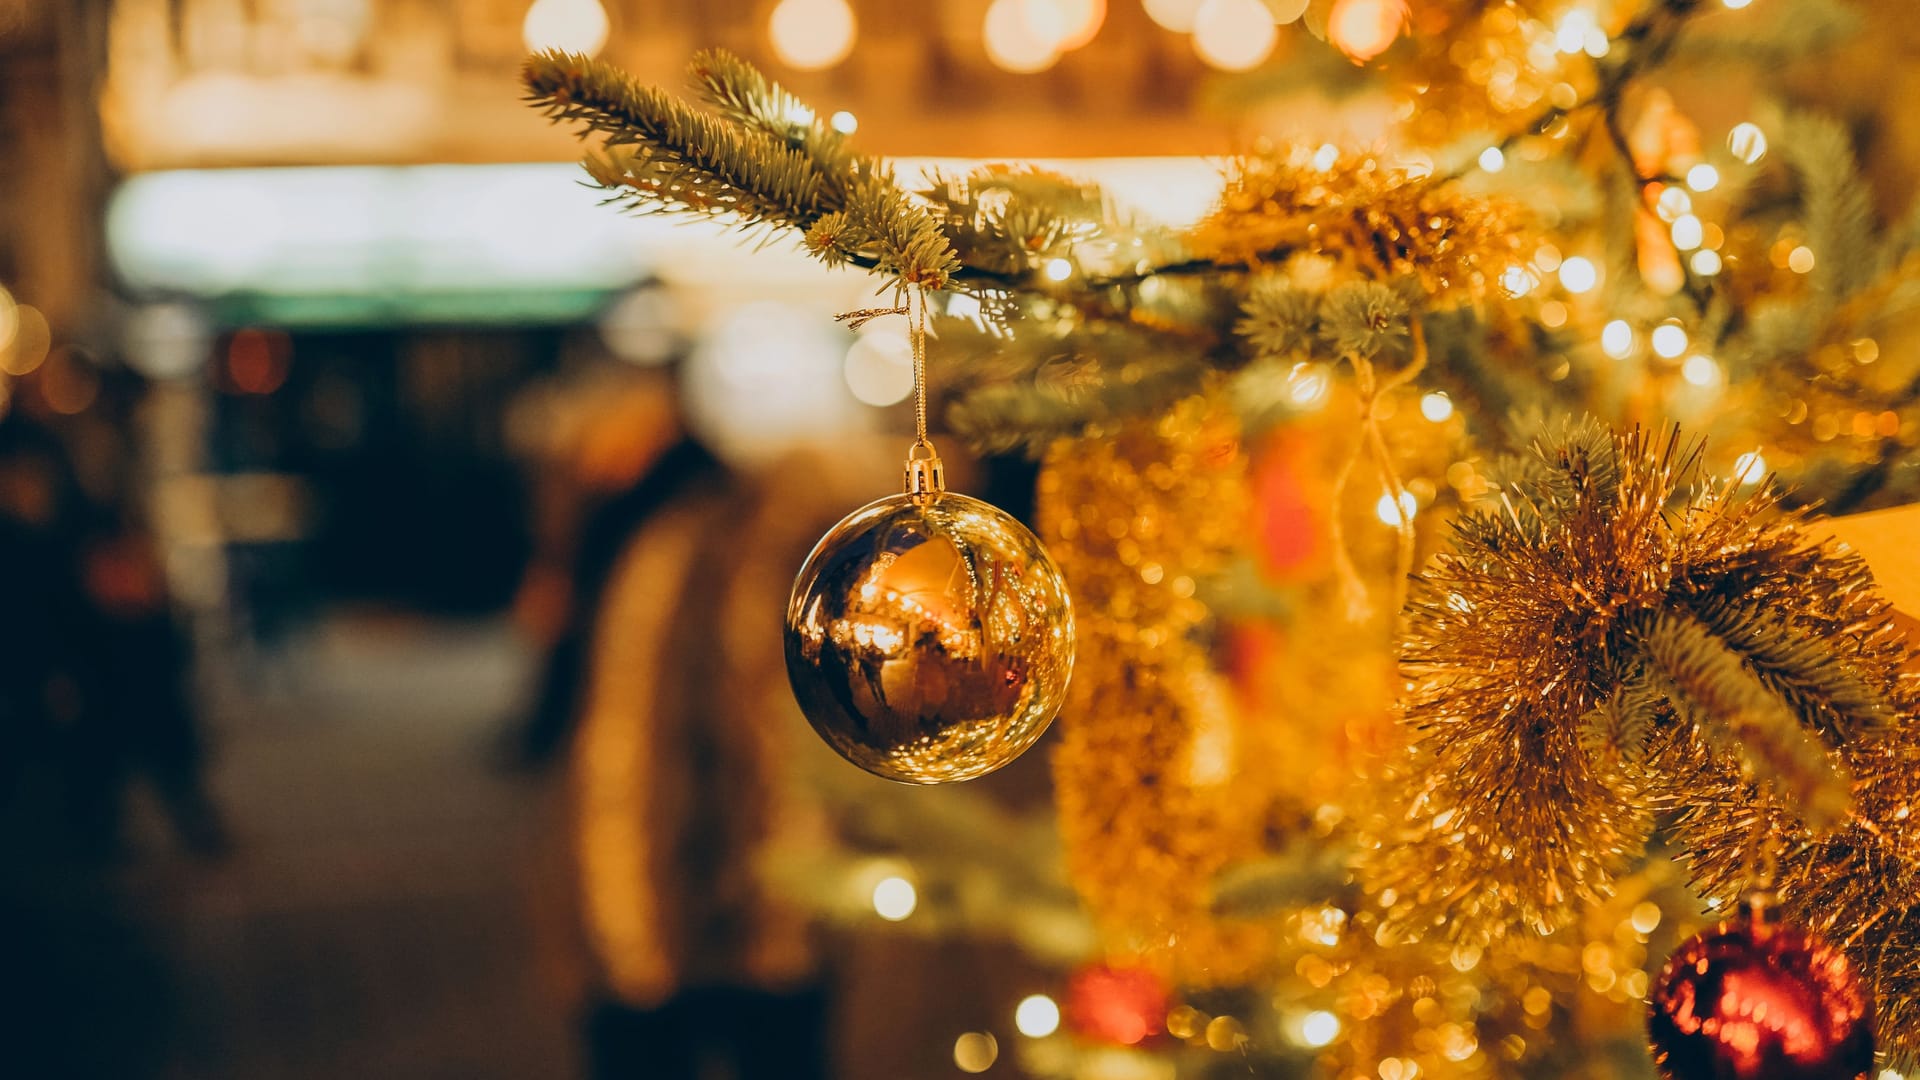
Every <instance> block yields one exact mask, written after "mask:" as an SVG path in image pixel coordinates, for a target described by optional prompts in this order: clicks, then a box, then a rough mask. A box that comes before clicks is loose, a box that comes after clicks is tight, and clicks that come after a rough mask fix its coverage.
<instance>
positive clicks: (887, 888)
mask: <svg viewBox="0 0 1920 1080" xmlns="http://www.w3.org/2000/svg"><path fill="white" fill-rule="evenodd" d="M919 906H920V895H919V893H917V892H915V891H914V888H913V882H911V881H908V880H907V879H906V878H903V877H887V878H881V879H880V881H879V883H878V884H876V885H874V887H873V913H874V914H876V915H878V916H880V917H881V918H883V919H885V920H887V921H888V922H899V921H901V920H902V919H905V918H906V917H907V916H909V915H912V914H913V909H914V908H916V907H919Z"/></svg>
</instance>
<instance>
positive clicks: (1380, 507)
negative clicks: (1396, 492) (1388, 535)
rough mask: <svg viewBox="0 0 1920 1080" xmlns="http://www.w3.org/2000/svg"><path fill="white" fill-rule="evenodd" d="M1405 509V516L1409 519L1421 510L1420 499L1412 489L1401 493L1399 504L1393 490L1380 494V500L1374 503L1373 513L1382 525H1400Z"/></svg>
mask: <svg viewBox="0 0 1920 1080" xmlns="http://www.w3.org/2000/svg"><path fill="white" fill-rule="evenodd" d="M1403 510H1404V511H1405V512H1406V514H1405V516H1406V517H1407V518H1409V519H1411V518H1412V517H1413V515H1414V514H1416V513H1418V512H1419V511H1420V501H1419V500H1418V499H1415V498H1414V497H1413V492H1411V491H1403V492H1401V493H1400V502H1399V505H1398V506H1395V504H1394V501H1393V494H1392V493H1391V492H1388V493H1387V494H1384V495H1382V496H1380V501H1379V502H1377V503H1375V504H1374V507H1373V515H1374V516H1375V517H1377V518H1379V519H1380V524H1382V525H1398V524H1400V518H1401V516H1402V515H1401V511H1403Z"/></svg>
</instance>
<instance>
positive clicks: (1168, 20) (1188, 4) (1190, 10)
mask: <svg viewBox="0 0 1920 1080" xmlns="http://www.w3.org/2000/svg"><path fill="white" fill-rule="evenodd" d="M1143 6H1144V7H1145V8H1146V9H1147V18H1149V19H1152V20H1153V21H1154V22H1157V23H1159V24H1160V25H1161V26H1164V27H1166V28H1167V29H1169V30H1171V31H1173V32H1174V33H1176V34H1191V33H1192V32H1193V17H1194V14H1195V13H1196V12H1198V11H1199V10H1200V0H1145V3H1144V5H1143Z"/></svg>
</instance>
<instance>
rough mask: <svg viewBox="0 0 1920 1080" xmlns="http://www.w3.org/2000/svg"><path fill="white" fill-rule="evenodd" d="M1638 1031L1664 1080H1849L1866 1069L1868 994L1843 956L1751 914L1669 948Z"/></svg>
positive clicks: (1806, 935) (1870, 1008)
mask: <svg viewBox="0 0 1920 1080" xmlns="http://www.w3.org/2000/svg"><path fill="white" fill-rule="evenodd" d="M1647 1027H1648V1033H1649V1034H1650V1035H1651V1037H1652V1040H1653V1060H1654V1063H1655V1064H1657V1065H1658V1066H1659V1067H1660V1072H1661V1075H1663V1076H1666V1077H1667V1078H1668V1080H1856V1078H1858V1077H1864V1076H1866V1075H1867V1074H1868V1070H1869V1069H1871V1068H1872V1066H1873V999H1872V997H1871V996H1869V994H1868V993H1867V988H1866V986H1865V985H1863V984H1862V982H1861V980H1860V974H1859V972H1858V971H1856V970H1855V969H1854V967H1853V965H1852V964H1850V963H1848V961H1847V957H1846V954H1845V953H1843V952H1841V951H1840V950H1839V949H1836V948H1834V947H1833V946H1832V945H1829V944H1827V943H1826V942H1825V941H1822V940H1821V939H1820V938H1818V937H1815V936H1814V935H1812V934H1809V933H1807V932H1805V931H1802V930H1799V929H1797V928H1795V927H1791V926H1783V925H1779V924H1770V923H1766V922H1759V921H1755V920H1753V919H1751V918H1740V919H1736V920H1733V921H1730V922H1723V923H1721V924H1720V925H1719V926H1717V927H1715V928H1713V929H1712V930H1709V931H1707V932H1706V933H1703V934H1700V935H1699V936H1697V937H1694V938H1693V939H1691V940H1689V941H1687V942H1685V943H1684V944H1682V945H1681V946H1680V948H1679V949H1678V950H1676V951H1675V952H1674V954H1673V957H1672V959H1670V960H1668V961H1667V966H1666V969H1665V970H1664V971H1662V972H1661V973H1660V981H1659V982H1658V983H1656V984H1655V985H1654V988H1653V996H1652V998H1651V1000H1650V1001H1649V1010H1648V1017H1647Z"/></svg>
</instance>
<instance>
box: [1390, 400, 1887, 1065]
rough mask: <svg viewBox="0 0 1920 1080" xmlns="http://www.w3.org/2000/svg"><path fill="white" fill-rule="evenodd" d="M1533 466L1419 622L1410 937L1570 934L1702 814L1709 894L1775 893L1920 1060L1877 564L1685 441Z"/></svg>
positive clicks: (1729, 897) (1406, 913) (1702, 877)
mask: <svg viewBox="0 0 1920 1080" xmlns="http://www.w3.org/2000/svg"><path fill="white" fill-rule="evenodd" d="M1519 467H1521V468H1523V469H1524V470H1525V474H1524V475H1522V476H1521V477H1519V478H1517V479H1515V480H1512V481H1510V483H1509V484H1508V486H1507V488H1506V489H1505V491H1504V493H1503V497H1502V500H1501V502H1500V504H1499V505H1498V507H1497V508H1495V509H1492V510H1487V511H1483V512H1480V513H1473V514H1468V515H1465V516H1463V517H1462V518H1461V519H1460V522H1459V523H1458V525H1457V527H1456V539H1455V551H1454V553H1452V554H1450V555H1446V556H1442V557H1441V559H1440V560H1439V561H1438V562H1437V563H1436V565H1435V566H1434V567H1433V568H1432V569H1431V570H1430V571H1429V573H1428V574H1427V575H1426V577H1425V579H1424V580H1423V581H1422V583H1421V585H1420V587H1419V593H1418V595H1417V596H1416V598H1415V600H1414V603H1413V605H1412V608H1411V626H1410V629H1409V632H1408V642H1407V645H1406V647H1405V651H1404V653H1403V666H1404V668H1405V670H1406V672H1407V674H1408V675H1409V677H1410V678H1411V679H1413V680H1414V685H1413V689H1412V690H1411V692H1410V695H1409V697H1408V700H1407V703H1406V706H1405V709H1406V717H1407V721H1408V723H1409V724H1410V725H1412V727H1413V728H1414V729H1416V730H1417V731H1418V732H1419V735H1420V739H1419V746H1418V749H1417V751H1416V753H1415V755H1414V756H1413V757H1412V758H1411V760H1410V761H1409V762H1408V772H1407V776H1406V792H1405V795H1404V798H1403V800H1402V801H1401V803H1400V812H1399V816H1398V819H1399V823H1400V824H1399V826H1398V827H1397V829H1396V830H1390V831H1389V835H1388V836H1387V837H1386V838H1385V839H1384V840H1383V841H1382V842H1380V843H1379V846H1377V847H1375V848H1374V849H1372V850H1371V851H1369V852H1368V857H1367V860H1366V861H1367V864H1368V865H1367V872H1368V873H1367V876H1368V883H1369V885H1370V886H1371V888H1372V889H1373V890H1374V892H1375V895H1376V896H1377V897H1378V898H1379V899H1380V901H1381V902H1382V904H1383V905H1385V906H1386V907H1387V908H1388V910H1389V912H1390V915H1391V918H1392V920H1393V922H1394V924H1395V925H1396V926H1397V927H1398V928H1399V929H1400V930H1402V931H1408V932H1412V933H1416V934H1422V933H1427V932H1434V931H1442V932H1444V933H1445V934H1446V935H1447V936H1449V937H1453V938H1457V939H1464V940H1466V941H1469V942H1479V941H1485V940H1487V939H1489V938H1495V937H1499V936H1500V935H1501V933H1502V931H1503V929H1504V928H1505V927H1506V926H1507V925H1508V924H1510V923H1512V922H1524V923H1528V924H1531V925H1534V926H1537V927H1543V928H1550V927H1555V926H1562V925H1566V924H1567V923H1568V922H1570V921H1571V920H1572V919H1573V918H1574V917H1575V916H1576V914H1577V912H1578V910H1579V909H1580V908H1581V906H1582V905H1584V904H1590V903H1597V902H1600V901H1602V900H1604V899H1605V898H1606V897H1607V896H1608V895H1609V894H1610V893H1611V891H1612V889H1613V887H1614V879H1615V876H1616V875H1617V874H1618V873H1619V872H1621V870H1622V869H1623V868H1624V867H1625V866H1626V864H1627V863H1628V861H1629V860H1630V859H1631V858H1632V857H1633V856H1635V855H1636V854H1637V853H1638V851H1639V849H1640V847H1641V845H1642V842H1643V841H1644V838H1645V837H1646V836H1647V834H1648V832H1649V830H1650V828H1651V825H1652V818H1653V815H1654V814H1655V813H1656V812H1658V811H1662V810H1666V809H1680V810H1681V811H1682V813H1681V815H1680V818H1679V821H1678V824H1677V826H1676V829H1675V840H1676V843H1677V844H1678V846H1679V848H1680V849H1681V850H1682V851H1683V852H1684V855H1685V859H1686V861H1687V862H1688V864H1689V866H1690V868H1691V869H1692V871H1693V873H1694V875H1695V879H1696V881H1697V883H1698V884H1699V885H1700V886H1701V887H1702V888H1703V890H1704V891H1705V892H1706V893H1707V895H1709V896H1710V897H1712V898H1714V899H1716V900H1717V901H1718V902H1720V903H1722V904H1725V905H1731V904H1732V903H1734V902H1735V901H1736V900H1737V899H1738V898H1739V897H1740V896H1741V895H1743V894H1744V893H1746V892H1747V891H1748V890H1749V889H1751V888H1752V887H1754V885H1755V884H1756V883H1764V882H1766V881H1767V880H1768V879H1771V880H1772V884H1773V886H1774V887H1775V888H1776V889H1777V890H1778V891H1779V895H1780V900H1781V908H1782V913H1783V916H1784V917H1786V918H1788V919H1791V920H1793V921H1794V922H1796V923H1799V924H1800V925H1803V926H1806V927H1808V928H1809V929H1810V930H1812V931H1814V932H1815V933H1818V934H1820V935H1822V936H1825V937H1827V938H1828V939H1829V940H1832V941H1834V942H1835V943H1836V944H1839V945H1840V946H1841V947H1842V948H1845V949H1846V950H1847V951H1848V953H1849V956H1850V957H1851V958H1852V959H1853V961H1854V962H1855V963H1856V964H1858V965H1859V966H1860V968H1861V969H1862V972H1863V974H1864V976H1865V978H1866V979H1867V981H1868V983H1869V985H1870V986H1871V987H1872V990H1873V992H1874V994H1875V996H1876V997H1877V998H1878V999H1879V1000H1881V1001H1882V1002H1883V1003H1885V1007H1884V1017H1883V1028H1882V1032H1883V1038H1884V1040H1885V1041H1886V1043H1887V1044H1888V1045H1889V1046H1890V1047H1891V1048H1892V1049H1893V1050H1894V1051H1895V1052H1896V1053H1897V1054H1904V1055H1912V1054H1913V1053H1914V1052H1915V1050H1916V1049H1920V1034H1917V1033H1916V1023H1915V1021H1916V1019H1920V1016H1917V1015H1916V1013H1917V1010H1916V1006H1915V1002H1914V999H1913V995H1914V992H1915V991H1916V989H1920V910H1916V909H1915V906H1914V905H1915V897H1916V896H1920V859H1917V858H1916V856H1920V835H1916V834H1915V830H1913V829H1912V828H1910V827H1909V826H1908V825H1907V823H1906V822H1907V819H1908V817H1909V815H1910V812H1911V808H1912V806H1913V805H1914V804H1915V802H1916V800H1917V799H1920V725H1916V724H1915V723H1913V722H1912V721H1911V720H1910V719H1909V718H1910V717H1913V716H1914V715H1916V714H1920V687H1917V686H1916V683H1915V682H1914V681H1913V680H1912V678H1911V677H1908V676H1903V675H1902V674H1901V670H1902V668H1903V667H1904V666H1905V665H1907V664H1908V663H1910V661H1911V659H1912V656H1913V652H1912V648H1911V646H1910V645H1909V644H1908V642H1907V641H1906V640H1905V639H1904V638H1903V637H1902V636H1901V634H1900V632H1899V631H1898V629H1897V628H1896V627H1895V625H1894V623H1893V621H1892V619H1891V613H1890V609H1889V608H1888V606H1887V604H1886V603H1885V601H1884V600H1882V599H1880V598H1879V597H1878V596H1877V595H1875V593H1874V592H1873V590H1872V578H1871V575H1870V574H1869V573H1868V571H1867V568H1866V566H1865V564H1864V563H1863V562H1862V561H1861V560H1860V559H1859V558H1858V557H1857V556H1854V555H1852V554H1850V553H1848V552H1845V551H1844V550H1843V549H1840V548H1837V547H1835V546H1833V545H1831V544H1823V543H1821V542H1820V541H1819V539H1818V538H1817V536H1816V535H1814V534H1813V533H1812V532H1810V530H1808V529H1807V528H1806V525H1805V522H1804V520H1803V519H1802V518H1800V517H1797V516H1795V515H1792V514H1786V513H1783V512H1781V511H1779V509H1778V496H1777V495H1776V494H1774V493H1772V492H1769V491H1765V490H1762V491H1760V492H1757V493H1754V494H1750V495H1741V494H1739V493H1738V489H1737V487H1735V486H1733V485H1727V486H1709V485H1706V484H1705V483H1704V482H1702V481H1701V480H1700V477H1699V471H1698V470H1699V448H1698V446H1697V445H1695V446H1688V445H1685V444H1683V443H1682V442H1681V441H1680V439H1679V437H1678V436H1677V434H1669V435H1666V436H1661V437H1650V436H1647V435H1644V434H1640V433H1634V434H1630V435H1624V436H1613V435H1608V434H1606V433H1604V432H1600V431H1597V430H1595V429H1592V428H1575V429H1573V430H1570V431H1566V432H1563V433H1561V434H1559V435H1557V436H1555V437H1553V438H1550V439H1543V440H1542V441H1540V442H1538V443H1536V458H1535V459H1534V460H1532V461H1531V462H1530V463H1527V464H1523V465H1521V466H1519ZM1689 493H1691V494H1689ZM1513 940H1514V939H1511V938H1509V939H1508V940H1507V942H1506V943H1504V944H1503V945H1502V946H1501V947H1503V948H1504V947H1508V946H1509V945H1511V944H1512V942H1513Z"/></svg>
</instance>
